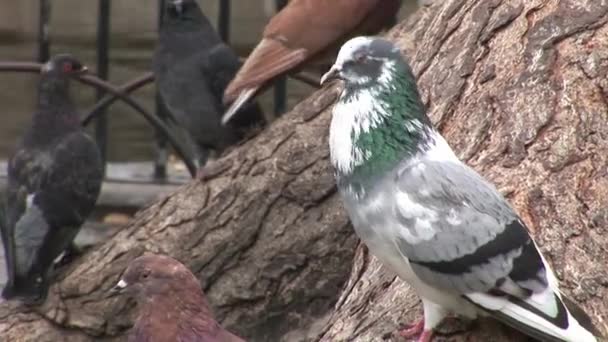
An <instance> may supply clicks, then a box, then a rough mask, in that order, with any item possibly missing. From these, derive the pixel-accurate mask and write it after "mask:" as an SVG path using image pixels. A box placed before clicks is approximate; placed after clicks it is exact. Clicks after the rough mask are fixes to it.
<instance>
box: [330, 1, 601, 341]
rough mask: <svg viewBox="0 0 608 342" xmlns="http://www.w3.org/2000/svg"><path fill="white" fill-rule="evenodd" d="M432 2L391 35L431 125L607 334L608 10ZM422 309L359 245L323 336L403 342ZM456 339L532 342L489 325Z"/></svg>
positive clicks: (597, 4) (594, 5)
mask: <svg viewBox="0 0 608 342" xmlns="http://www.w3.org/2000/svg"><path fill="white" fill-rule="evenodd" d="M434 3H435V5H434V6H433V7H431V8H424V9H423V10H421V11H419V12H418V13H416V14H415V15H414V18H411V19H410V20H409V21H408V22H407V23H403V24H402V25H400V27H397V28H395V29H394V30H393V31H392V32H391V34H390V36H391V38H392V39H393V40H395V41H398V42H400V43H401V46H402V47H403V49H404V51H405V53H406V54H407V55H408V56H410V61H411V64H412V67H413V69H414V72H415V74H416V76H417V78H418V85H419V88H420V89H421V92H422V96H423V99H424V101H425V103H426V104H427V107H428V108H429V113H430V116H431V118H432V119H433V122H434V123H435V124H436V126H437V127H439V128H440V130H441V132H442V133H443V135H444V136H445V137H446V139H447V140H448V141H449V142H450V144H451V145H452V147H453V148H454V150H455V151H456V152H457V154H458V155H459V157H460V158H462V159H463V160H464V161H466V162H467V163H468V164H469V165H471V166H472V167H474V168H475V169H476V170H477V171H479V172H480V173H481V174H483V175H484V176H485V177H487V178H488V179H489V180H491V181H492V182H494V183H495V184H496V185H497V187H498V188H499V190H500V191H501V192H502V193H503V194H504V195H505V196H506V197H507V198H508V199H509V200H510V202H511V203H512V204H513V205H514V207H515V208H516V210H517V211H518V212H519V213H520V215H521V217H522V219H523V220H524V221H525V222H526V223H527V224H528V227H529V228H530V229H531V231H532V234H533V235H534V237H535V239H536V241H537V242H538V244H539V245H540V248H541V250H542V252H543V253H544V255H545V256H546V257H547V258H548V260H549V262H550V263H551V264H552V265H553V266H554V270H555V272H556V273H557V276H558V278H559V279H560V283H561V287H562V289H563V290H564V293H565V294H567V295H568V296H570V297H571V298H573V299H574V300H575V301H576V302H578V303H579V304H581V306H582V307H583V308H584V309H585V310H586V312H587V313H588V314H589V315H590V316H591V317H592V318H593V321H594V323H595V324H596V326H597V327H598V328H599V329H600V331H602V333H603V334H604V335H608V323H607V322H608V301H607V300H606V299H605V298H608V275H607V274H608V253H607V251H606V246H608V225H607V224H608V209H607V208H606V203H608V178H607V175H608V153H606V151H608V124H607V122H608V115H607V113H608V104H607V101H606V97H607V96H608V81H607V79H606V72H607V71H608V43H607V42H608V25H606V22H607V21H608V3H606V2H602V1H594V0H588V1H577V0H570V1H564V0H562V1H552V0H549V1H542V0H525V1H524V0H469V1H463V0H448V1H442V2H440V1H435V2H434ZM418 303H419V299H418V298H417V296H415V294H414V293H413V292H412V290H411V289H410V288H409V286H408V285H407V284H405V283H404V282H402V281H401V280H399V279H398V278H396V277H395V276H394V275H393V274H392V273H390V271H388V270H385V269H383V268H381V265H380V263H379V262H378V261H377V260H376V259H375V258H374V257H372V256H371V255H369V254H368V252H367V250H366V249H365V248H362V247H360V248H358V251H357V254H356V257H355V262H354V267H353V270H352V273H351V275H350V279H349V281H348V283H347V286H346V288H345V290H343V292H342V295H341V298H340V299H339V301H338V303H337V305H336V308H335V311H334V314H333V315H332V317H331V319H330V322H329V323H328V324H327V325H326V327H325V328H324V331H323V333H322V334H321V336H320V338H319V340H320V341H347V340H348V341H382V340H392V341H399V340H401V339H399V338H397V337H396V336H397V335H396V334H394V332H395V331H396V330H397V329H398V328H399V326H400V325H401V324H406V323H411V322H413V321H414V319H415V318H420V315H421V314H422V309H421V307H420V306H419V305H418ZM449 330H450V331H452V332H453V331H454V327H452V328H451V329H449ZM450 335H451V337H449V338H446V339H447V340H449V341H493V342H494V341H522V340H525V338H524V337H523V335H520V334H518V333H516V332H514V331H512V329H509V328H507V327H505V326H502V325H500V324H498V323H497V322H496V321H493V320H490V319H486V320H483V322H482V323H481V324H480V325H479V327H478V328H476V329H472V330H469V331H467V332H465V333H459V334H455V335H454V334H450Z"/></svg>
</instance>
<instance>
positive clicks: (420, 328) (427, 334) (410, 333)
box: [398, 319, 433, 342]
mask: <svg viewBox="0 0 608 342" xmlns="http://www.w3.org/2000/svg"><path fill="white" fill-rule="evenodd" d="M398 333H399V335H400V336H401V337H405V338H407V339H413V338H416V337H417V338H418V340H417V341H418V342H430V341H431V338H432V337H433V332H432V331H431V330H424V319H421V320H420V321H418V322H416V323H414V324H413V325H411V326H409V327H407V328H404V329H400V330H399V331H398Z"/></svg>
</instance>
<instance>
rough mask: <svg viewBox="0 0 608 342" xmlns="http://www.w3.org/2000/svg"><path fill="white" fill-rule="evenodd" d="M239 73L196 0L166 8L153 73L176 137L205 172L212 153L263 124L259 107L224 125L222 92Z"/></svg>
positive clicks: (173, 2)
mask: <svg viewBox="0 0 608 342" xmlns="http://www.w3.org/2000/svg"><path fill="white" fill-rule="evenodd" d="M239 67H240V62H239V59H238V56H237V55H236V54H235V53H234V51H233V50H232V49H231V48H230V47H229V46H227V45H226V44H224V42H222V40H221V38H220V37H219V35H218V34H217V32H216V31H215V30H214V29H213V26H211V23H209V20H208V19H207V18H206V17H205V15H204V14H203V12H202V11H201V9H200V7H199V6H198V4H197V3H196V1H195V0H170V1H167V2H166V6H165V8H164V13H163V21H162V24H161V27H160V29H159V37H158V42H157V46H156V52H155V55H154V59H153V71H154V75H155V77H156V82H157V87H158V90H159V93H160V98H161V102H162V103H163V104H164V106H165V107H166V108H167V110H168V112H169V114H170V118H171V122H170V125H169V126H170V127H172V128H173V129H174V130H175V131H176V134H177V135H178V136H179V137H180V138H181V139H182V140H183V141H184V144H185V145H187V146H189V149H190V150H191V152H192V154H193V155H195V156H196V159H197V160H196V162H197V167H199V168H200V167H203V166H204V165H205V163H206V161H207V159H208V157H209V153H210V151H211V150H214V151H217V152H221V151H223V150H224V149H225V148H226V147H228V146H230V145H233V144H234V143H236V142H237V141H238V140H240V139H241V138H242V137H243V136H244V135H245V134H246V133H248V132H249V129H250V128H252V127H253V126H256V125H261V124H263V119H264V118H263V114H262V111H261V109H260V107H259V106H258V105H257V104H252V105H250V106H247V107H245V108H242V112H243V115H239V116H238V119H237V120H235V121H234V122H233V123H232V124H231V125H230V126H227V127H225V126H223V125H221V124H220V120H221V116H222V114H223V113H224V110H225V107H224V104H223V103H222V96H223V93H224V89H225V88H226V87H227V85H228V83H229V82H230V80H231V79H232V78H233V77H234V75H235V74H236V72H237V71H238V69H239Z"/></svg>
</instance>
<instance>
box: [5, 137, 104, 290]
mask: <svg viewBox="0 0 608 342" xmlns="http://www.w3.org/2000/svg"><path fill="white" fill-rule="evenodd" d="M55 147H56V149H49V151H36V152H32V151H29V150H21V151H19V152H18V153H17V154H16V155H15V156H14V157H13V158H12V159H11V163H10V165H9V187H8V205H7V216H8V220H7V226H8V234H6V236H7V238H8V240H10V241H9V243H8V246H10V247H9V248H8V253H7V261H9V264H10V265H11V267H12V268H11V269H10V273H11V275H12V276H14V278H12V280H13V283H14V285H15V286H14V288H12V289H11V288H8V290H5V292H6V293H7V294H8V295H10V294H11V292H15V291H17V292H27V294H26V295H28V296H29V295H38V294H37V293H36V291H37V290H36V289H34V288H28V287H32V286H33V285H34V281H33V279H32V278H41V279H42V278H43V277H44V274H45V273H46V270H47V269H48V267H50V265H51V264H52V262H53V260H54V259H55V258H56V257H57V256H59V254H61V252H62V251H63V250H64V249H65V248H66V247H67V246H68V245H69V244H70V243H71V241H72V240H73V238H74V236H75V235H76V233H77V232H78V229H79V228H80V225H81V224H82V223H83V222H84V219H85V218H86V217H87V216H88V214H89V213H90V212H91V211H92V209H93V207H94V205H95V201H96V200H97V195H98V194H99V189H100V187H101V178H102V172H103V169H102V165H101V160H100V158H99V151H98V150H97V147H96V145H95V143H94V142H93V141H92V140H91V139H90V138H89V137H88V136H86V135H85V134H83V133H81V132H75V133H72V134H70V135H69V136H68V137H66V138H65V139H63V140H62V141H61V142H60V143H58V145H56V146H55ZM8 258H10V260H8ZM9 283H10V282H9ZM19 294H20V293H19ZM19 294H17V295H19Z"/></svg>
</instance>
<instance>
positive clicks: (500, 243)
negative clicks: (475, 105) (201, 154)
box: [321, 37, 598, 342]
mask: <svg viewBox="0 0 608 342" xmlns="http://www.w3.org/2000/svg"><path fill="white" fill-rule="evenodd" d="M336 78H337V79H341V80H343V82H344V89H343V90H342V93H341V95H340V97H339V99H338V101H337V103H336V104H335V107H334V108H333V114H332V115H333V116H332V121H331V128H330V134H329V135H330V136H329V142H330V151H331V162H332V164H333V166H334V169H335V176H336V181H337V184H338V188H339V192H340V194H341V196H342V199H343V201H344V204H345V207H346V210H347V212H348V214H349V216H350V218H351V221H352V223H353V226H354V228H355V231H356V233H357V234H358V236H359V237H360V238H361V239H362V240H363V241H364V242H365V243H366V245H367V246H368V247H369V249H370V251H371V252H372V253H373V254H374V255H375V256H376V257H378V258H379V260H380V261H381V262H382V263H383V264H385V265H386V266H388V267H390V268H391V269H392V270H393V271H395V272H396V273H397V274H398V275H399V277H400V278H402V279H403V280H405V281H407V282H408V283H409V284H410V285H411V286H412V287H413V288H414V289H415V290H416V292H417V293H418V295H419V296H420V298H421V299H422V304H423V307H424V318H423V320H421V321H420V322H418V323H417V324H415V325H413V326H412V327H411V328H409V329H406V330H404V331H402V335H404V336H406V337H414V336H419V339H418V341H420V342H422V341H424V342H426V341H430V340H431V338H432V334H433V329H434V328H436V327H437V326H438V324H439V323H440V322H441V321H442V320H443V318H444V317H446V316H447V315H450V314H455V315H460V316H464V317H467V318H475V317H477V316H479V315H489V316H493V317H495V318H497V319H498V320H500V321H502V322H504V323H506V324H508V325H510V326H512V327H514V328H516V329H518V330H520V331H522V332H524V333H526V334H528V335H530V336H532V337H535V338H538V339H540V340H543V341H570V342H589V341H596V337H594V334H598V333H597V330H595V328H593V325H592V324H591V320H590V319H589V317H588V316H587V315H586V314H584V312H583V311H582V310H581V309H580V308H578V307H577V306H576V305H575V304H574V303H572V302H571V301H569V300H567V298H566V297H565V296H563V295H562V294H561V293H560V290H559V288H558V283H557V280H556V278H555V276H554V274H553V272H552V271H551V268H550V267H549V265H548V264H547V262H546V260H545V259H544V258H543V256H542V254H541V253H540V251H539V250H538V247H537V246H536V245H535V243H534V241H533V240H532V238H531V237H530V235H529V233H528V230H527V228H526V226H525V224H524V223H523V221H522V220H521V219H520V218H519V217H518V215H517V213H516V212H515V211H514V210H513V208H512V207H511V206H510V205H509V203H507V201H506V200H505V199H504V198H503V196H501V194H500V193H499V192H498V191H497V190H496V188H495V187H494V186H493V185H492V184H490V183H489V182H488V181H486V180H485V179H484V178H482V177H481V176H480V175H479V174H478V173H477V172H475V171H474V170H473V169H471V168H470V167H468V166H467V165H465V164H464V163H462V162H461V161H460V160H459V159H458V158H457V157H456V155H455V154H454V152H453V151H452V149H451V148H450V146H449V145H448V144H447V142H446V141H445V140H444V138H443V137H442V136H441V135H440V134H439V133H438V132H437V131H436V130H435V129H434V128H433V126H432V124H431V121H430V120H429V118H428V117H427V115H426V110H425V108H424V105H423V104H422V102H421V99H420V96H419V94H418V90H417V86H416V80H415V78H414V76H413V74H412V71H411V69H410V67H409V65H408V64H407V62H406V61H405V60H404V59H403V57H402V56H401V53H400V51H399V49H398V48H397V47H396V46H395V45H394V44H392V43H391V42H389V41H387V40H384V39H381V38H371V37H357V38H353V39H352V40H350V41H348V42H347V43H346V44H345V45H344V46H342V48H341V50H340V52H339V55H338V57H337V59H336V62H335V64H334V65H333V66H332V68H331V69H330V70H329V71H328V72H327V74H325V75H324V76H323V78H322V80H321V83H322V84H323V83H324V82H327V81H328V80H330V79H336ZM591 331H593V333H592V332H591Z"/></svg>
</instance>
